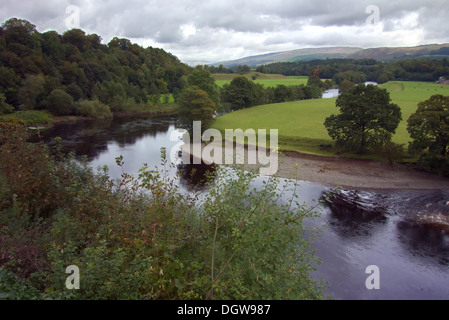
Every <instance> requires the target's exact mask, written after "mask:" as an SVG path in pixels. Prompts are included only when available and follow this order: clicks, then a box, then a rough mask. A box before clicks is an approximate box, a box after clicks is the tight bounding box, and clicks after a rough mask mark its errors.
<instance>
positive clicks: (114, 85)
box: [0, 18, 191, 111]
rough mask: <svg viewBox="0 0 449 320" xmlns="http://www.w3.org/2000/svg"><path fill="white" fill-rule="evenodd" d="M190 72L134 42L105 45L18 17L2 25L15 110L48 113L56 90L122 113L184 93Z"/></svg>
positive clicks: (1, 64)
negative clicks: (128, 107) (38, 27)
mask: <svg viewBox="0 0 449 320" xmlns="http://www.w3.org/2000/svg"><path fill="white" fill-rule="evenodd" d="M190 71H191V68H190V67H188V66H187V65H185V64H183V63H181V62H180V61H179V59H178V58H176V57H175V56H173V55H172V54H170V53H167V52H165V51H164V50H162V49H158V48H152V47H148V48H143V47H141V46H139V45H137V44H133V43H131V41H130V40H128V39H120V38H117V37H116V38H113V39H112V40H111V41H110V42H109V43H108V44H102V43H101V37H100V36H98V35H96V34H86V33H85V32H84V31H83V30H80V29H72V30H68V31H66V32H64V33H63V34H62V35H60V34H58V33H57V32H55V31H47V32H44V33H40V32H38V31H37V30H36V27H35V26H34V25H33V24H31V23H30V22H28V21H26V20H21V19H17V18H13V19H10V20H8V21H6V22H5V23H3V25H2V26H1V27H0V94H3V95H4V96H5V98H6V101H5V102H6V103H7V104H8V105H11V106H13V107H14V109H15V110H20V109H45V108H46V104H45V102H46V101H47V100H48V99H47V98H48V97H49V96H50V94H51V93H52V92H53V90H56V89H58V90H63V91H65V92H66V93H67V94H69V95H71V96H72V98H73V99H74V100H75V101H79V100H81V99H87V100H95V99H98V100H99V101H100V102H101V103H103V104H108V105H110V106H111V107H112V108H114V107H115V108H117V109H118V108H119V107H120V108H121V107H122V106H123V105H124V104H125V102H126V103H128V104H133V103H136V104H138V103H146V102H147V101H148V100H150V101H154V102H158V101H159V98H160V95H161V94H168V93H174V92H180V91H181V90H182V89H183V86H184V85H185V83H183V82H182V81H180V79H182V77H183V76H186V75H187V74H188V73H189V72H190ZM21 106H22V107H21ZM119 111H121V110H119Z"/></svg>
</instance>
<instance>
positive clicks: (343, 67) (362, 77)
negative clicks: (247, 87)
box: [256, 58, 449, 84]
mask: <svg viewBox="0 0 449 320" xmlns="http://www.w3.org/2000/svg"><path fill="white" fill-rule="evenodd" d="M256 71H258V72H262V73H268V74H283V75H285V76H310V75H312V74H317V75H318V76H319V77H320V78H321V79H332V80H333V81H334V82H335V83H337V84H340V83H341V82H343V81H344V80H348V81H351V82H353V83H362V82H365V81H376V82H378V83H385V82H388V81H392V80H398V81H437V80H438V79H439V78H440V77H446V78H447V77H449V60H448V59H447V58H444V59H442V60H434V59H415V60H400V61H395V62H390V63H383V62H379V61H377V60H374V59H327V60H313V61H301V62H280V63H272V64H268V65H262V66H259V67H258V68H257V69H256Z"/></svg>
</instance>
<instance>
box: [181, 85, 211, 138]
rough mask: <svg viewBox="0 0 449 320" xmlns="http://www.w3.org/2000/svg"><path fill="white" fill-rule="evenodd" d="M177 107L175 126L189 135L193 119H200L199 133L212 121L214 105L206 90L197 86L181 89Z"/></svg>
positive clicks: (191, 131) (191, 130)
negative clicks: (176, 122)
mask: <svg viewBox="0 0 449 320" xmlns="http://www.w3.org/2000/svg"><path fill="white" fill-rule="evenodd" d="M179 108H180V111H179V116H178V124H177V127H178V128H182V129H186V130H187V131H188V132H189V134H190V136H191V137H192V133H193V122H194V121H201V133H203V132H204V131H205V130H207V129H208V128H209V127H210V126H211V125H212V123H213V122H214V115H215V110H216V105H215V103H214V101H212V99H210V98H209V95H208V94H207V92H206V91H204V90H202V89H200V88H199V87H197V86H192V87H188V88H186V89H184V90H183V92H182V94H181V96H180V97H179Z"/></svg>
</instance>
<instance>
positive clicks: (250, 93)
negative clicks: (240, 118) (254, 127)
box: [221, 76, 263, 110]
mask: <svg viewBox="0 0 449 320" xmlns="http://www.w3.org/2000/svg"><path fill="white" fill-rule="evenodd" d="M221 99H222V101H223V103H226V104H228V105H229V109H231V110H239V109H244V108H249V107H252V106H255V105H258V104H259V102H260V101H261V99H263V88H262V87H260V85H257V84H255V83H254V82H252V81H251V80H248V79H247V78H246V77H241V76H239V77H235V78H234V79H233V80H232V81H231V83H230V84H226V85H225V86H224V87H223V90H222V92H221Z"/></svg>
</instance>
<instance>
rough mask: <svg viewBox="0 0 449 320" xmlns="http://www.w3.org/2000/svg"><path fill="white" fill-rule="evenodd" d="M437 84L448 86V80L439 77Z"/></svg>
mask: <svg viewBox="0 0 449 320" xmlns="http://www.w3.org/2000/svg"><path fill="white" fill-rule="evenodd" d="M437 83H438V84H449V80H447V79H446V78H445V77H440V79H439V80H438V81H437Z"/></svg>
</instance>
